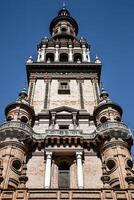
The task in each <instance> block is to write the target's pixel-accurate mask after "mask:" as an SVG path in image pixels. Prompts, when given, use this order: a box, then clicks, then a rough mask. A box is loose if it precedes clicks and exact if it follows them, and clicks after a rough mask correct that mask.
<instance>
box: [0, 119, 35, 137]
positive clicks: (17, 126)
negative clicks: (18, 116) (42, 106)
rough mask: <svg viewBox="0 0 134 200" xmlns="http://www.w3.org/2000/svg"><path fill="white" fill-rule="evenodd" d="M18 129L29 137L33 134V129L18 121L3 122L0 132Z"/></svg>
mask: <svg viewBox="0 0 134 200" xmlns="http://www.w3.org/2000/svg"><path fill="white" fill-rule="evenodd" d="M10 128H11V129H18V130H22V131H25V132H28V133H29V134H30V135H33V134H34V131H33V129H32V128H31V127H30V126H29V125H28V124H26V123H24V122H20V121H10V122H5V123H4V124H1V125H0V132H1V131H3V130H6V129H10Z"/></svg>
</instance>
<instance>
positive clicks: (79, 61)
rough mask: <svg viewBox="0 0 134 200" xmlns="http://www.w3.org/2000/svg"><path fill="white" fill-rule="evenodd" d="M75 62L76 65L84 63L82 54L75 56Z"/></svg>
mask: <svg viewBox="0 0 134 200" xmlns="http://www.w3.org/2000/svg"><path fill="white" fill-rule="evenodd" d="M74 62H76V63H81V62H82V56H81V54H80V53H75V54H74Z"/></svg>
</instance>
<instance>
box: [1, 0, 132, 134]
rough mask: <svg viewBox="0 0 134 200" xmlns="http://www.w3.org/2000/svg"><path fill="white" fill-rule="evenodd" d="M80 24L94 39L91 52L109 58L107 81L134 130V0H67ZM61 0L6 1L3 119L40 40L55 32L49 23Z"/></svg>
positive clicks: (90, 39)
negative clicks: (50, 31) (26, 64)
mask: <svg viewBox="0 0 134 200" xmlns="http://www.w3.org/2000/svg"><path fill="white" fill-rule="evenodd" d="M65 2H66V6H67V8H68V9H69V10H70V13H71V15H72V16H73V17H75V19H76V20H77V22H78V24H79V34H78V37H80V36H83V37H85V38H86V40H87V41H88V42H89V43H90V44H91V58H92V60H93V59H94V57H95V55H96V54H97V55H98V56H99V57H100V59H101V60H102V63H103V68H102V82H103V84H104V87H105V88H106V89H107V91H108V92H109V94H110V97H111V99H112V100H113V101H115V102H117V103H119V104H120V105H121V106H122V108H123V110H124V115H123V121H124V122H126V123H127V124H128V126H129V127H130V128H131V130H132V131H133V130H134V122H133V112H134V100H133V99H134V89H133V88H134V50H133V48H134V0H65ZM62 3H63V1H61V0H19V1H18V0H1V1H0V25H1V28H0V65H1V66H0V69H1V76H0V94H1V103H0V113H1V115H0V122H1V123H2V122H3V121H4V119H5V117H4V108H5V106H6V105H7V104H8V103H10V102H12V101H14V100H15V99H16V97H17V95H18V93H19V91H20V90H21V89H22V88H23V86H24V83H25V81H26V80H27V79H26V70H25V62H26V60H27V58H28V57H29V56H30V55H32V56H33V57H34V58H36V56H37V51H36V46H37V44H38V43H39V42H40V40H41V38H42V37H44V36H50V34H49V28H48V27H49V23H50V21H51V20H52V18H53V17H55V16H56V15H57V12H58V10H59V9H60V8H61V7H62Z"/></svg>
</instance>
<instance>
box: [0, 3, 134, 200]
mask: <svg viewBox="0 0 134 200" xmlns="http://www.w3.org/2000/svg"><path fill="white" fill-rule="evenodd" d="M49 31H50V38H48V37H46V36H45V37H44V38H43V39H42V40H41V41H40V42H39V44H38V45H37V58H36V59H35V60H34V59H33V58H32V56H30V57H29V58H28V60H27V62H26V72H27V79H28V91H27V90H26V89H25V88H24V89H23V90H22V91H21V92H20V94H19V96H18V98H17V100H16V101H15V102H13V103H11V104H9V105H8V106H7V107H6V108H5V116H6V121H5V122H4V123H3V124H2V125H0V188H1V189H0V191H1V196H0V200H4V199H14V200H17V199H23V200H24V199H25V200H29V199H32V200H33V199H43V200H47V199H53V200H60V199H66V200H74V199H79V200H82V199H83V200H85V199H92V200H93V199H94V200H95V199H98V200H102V199H103V200H104V199H105V200H107V199H111V200H112V199H115V200H118V199H119V200H121V199H124V200H125V199H126V200H131V199H134V171H133V161H132V157H131V146H132V144H133V139H132V133H131V131H130V129H129V128H128V126H127V125H126V124H125V123H124V122H123V121H122V115H123V109H122V108H121V106H120V105H118V104H117V103H115V102H114V101H112V100H111V99H110V97H109V94H108V92H107V91H106V90H105V89H104V88H101V87H100V78H101V68H102V63H101V60H100V59H99V57H98V56H96V57H95V58H94V60H91V59H90V48H91V47H90V44H88V42H87V41H86V39H85V38H84V37H80V38H78V36H77V34H78V31H79V27H78V24H77V22H76V20H75V19H74V18H73V17H72V16H71V15H70V12H69V11H68V10H67V9H66V7H65V6H63V8H62V9H61V10H60V11H59V12H58V14H57V16H56V17H55V18H54V19H52V21H51V22H50V26H49Z"/></svg>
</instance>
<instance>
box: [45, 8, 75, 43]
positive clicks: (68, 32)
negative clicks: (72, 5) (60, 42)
mask: <svg viewBox="0 0 134 200" xmlns="http://www.w3.org/2000/svg"><path fill="white" fill-rule="evenodd" d="M49 30H50V34H51V35H52V37H53V38H54V39H57V38H59V39H60V38H64V37H65V38H69V39H74V38H75V37H76V36H77V33H78V24H77V22H76V21H75V19H74V18H73V17H71V16H70V13H69V11H68V10H67V9H66V8H65V7H63V8H62V9H61V10H60V11H59V12H58V16H57V17H55V18H54V19H53V20H52V21H51V23H50V27H49Z"/></svg>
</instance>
